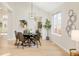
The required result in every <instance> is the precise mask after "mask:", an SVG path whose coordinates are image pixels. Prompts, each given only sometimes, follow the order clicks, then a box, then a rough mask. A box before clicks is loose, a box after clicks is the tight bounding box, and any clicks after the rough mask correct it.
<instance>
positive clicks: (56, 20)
mask: <svg viewBox="0 0 79 59" xmlns="http://www.w3.org/2000/svg"><path fill="white" fill-rule="evenodd" d="M61 19H62V13H57V14H55V15H53V17H52V30H53V33H55V34H58V35H61V34H62V28H61Z"/></svg>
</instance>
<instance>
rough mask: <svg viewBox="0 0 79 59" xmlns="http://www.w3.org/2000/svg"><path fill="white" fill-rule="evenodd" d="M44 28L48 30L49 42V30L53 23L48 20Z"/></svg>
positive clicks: (47, 38) (47, 37)
mask: <svg viewBox="0 0 79 59" xmlns="http://www.w3.org/2000/svg"><path fill="white" fill-rule="evenodd" d="M44 27H45V29H46V30H47V36H46V40H49V30H50V28H51V22H50V21H49V20H48V19H46V22H45V25H44Z"/></svg>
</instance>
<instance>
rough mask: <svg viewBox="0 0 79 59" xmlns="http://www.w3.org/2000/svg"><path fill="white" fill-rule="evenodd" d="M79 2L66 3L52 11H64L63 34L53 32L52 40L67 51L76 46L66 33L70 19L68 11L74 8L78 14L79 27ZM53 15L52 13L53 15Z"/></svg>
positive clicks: (78, 23)
mask: <svg viewBox="0 0 79 59" xmlns="http://www.w3.org/2000/svg"><path fill="white" fill-rule="evenodd" d="M78 6H79V3H64V4H63V5H62V6H60V7H58V8H57V9H55V10H54V12H52V14H55V13H56V12H62V13H63V16H62V36H61V37H59V36H57V35H54V34H52V35H51V40H52V41H53V42H55V43H57V44H58V45H59V46H60V47H61V48H63V49H64V50H65V51H66V52H68V51H69V49H70V48H75V41H72V40H71V38H69V37H68V35H67V33H66V25H67V20H68V11H69V10H70V9H73V10H74V12H75V13H76V15H77V22H76V26H77V29H79V20H78V19H79V7H78ZM51 16H52V15H51Z"/></svg>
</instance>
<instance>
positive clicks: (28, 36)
mask: <svg viewBox="0 0 79 59" xmlns="http://www.w3.org/2000/svg"><path fill="white" fill-rule="evenodd" d="M23 36H24V39H25V41H27V43H28V46H29V47H30V46H31V45H32V44H34V45H36V43H35V42H36V40H35V37H36V36H37V34H33V33H29V34H23Z"/></svg>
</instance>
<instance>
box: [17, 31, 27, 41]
mask: <svg viewBox="0 0 79 59" xmlns="http://www.w3.org/2000/svg"><path fill="white" fill-rule="evenodd" d="M18 38H19V41H22V42H23V41H25V39H24V36H23V34H22V33H21V32H18Z"/></svg>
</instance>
